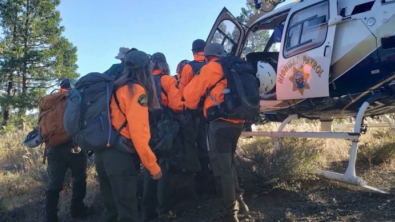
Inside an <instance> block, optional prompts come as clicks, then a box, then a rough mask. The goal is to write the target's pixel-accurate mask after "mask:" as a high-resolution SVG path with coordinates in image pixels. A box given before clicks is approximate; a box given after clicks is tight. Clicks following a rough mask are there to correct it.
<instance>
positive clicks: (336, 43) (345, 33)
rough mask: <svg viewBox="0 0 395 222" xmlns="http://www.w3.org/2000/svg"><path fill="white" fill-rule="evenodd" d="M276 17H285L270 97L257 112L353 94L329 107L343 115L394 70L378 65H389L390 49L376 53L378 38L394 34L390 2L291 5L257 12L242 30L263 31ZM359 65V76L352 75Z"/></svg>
mask: <svg viewBox="0 0 395 222" xmlns="http://www.w3.org/2000/svg"><path fill="white" fill-rule="evenodd" d="M276 18H279V19H284V18H286V19H285V22H284V28H283V32H282V36H281V45H280V50H279V52H278V62H277V67H276V70H277V81H276V88H275V92H272V93H275V95H276V96H275V97H274V98H273V97H272V98H265V95H263V99H262V100H261V111H262V112H266V111H276V110H282V109H286V108H289V107H293V106H295V105H297V104H299V103H301V102H303V101H305V100H306V99H312V98H321V100H322V98H324V97H346V96H348V95H350V94H359V95H355V96H354V97H350V98H349V100H350V101H349V102H348V103H347V102H346V103H345V104H344V102H343V103H341V104H335V105H336V106H337V105H343V106H342V107H335V109H336V110H337V111H338V112H337V114H336V116H342V115H344V116H347V115H348V112H347V108H349V107H350V106H351V105H352V104H353V103H355V102H356V100H358V99H359V98H363V97H364V96H365V95H366V94H367V93H369V92H370V91H371V90H374V89H377V88H379V87H382V86H383V85H385V84H386V83H389V82H391V81H392V80H393V79H394V78H395V76H394V75H395V70H394V69H391V68H388V67H385V66H386V65H387V66H388V64H384V63H389V62H391V61H393V62H394V64H395V60H392V59H394V58H393V57H391V56H395V51H394V48H392V47H390V48H389V49H382V48H383V47H382V39H385V38H390V39H391V38H393V37H394V35H395V1H386V2H383V1H368V0H343V1H341V0H339V1H336V0H332V1H331V0H330V1H303V2H298V3H291V4H289V5H286V6H284V7H282V8H279V9H276V10H274V11H272V12H269V13H266V14H263V15H261V16H259V14H258V16H256V17H255V18H253V20H254V21H252V22H250V23H249V24H247V26H248V27H250V29H251V30H254V27H255V26H258V27H259V25H261V26H262V25H263V29H264V24H265V23H266V22H265V21H269V20H271V19H276ZM298 23H299V24H298ZM309 23H311V24H310V25H309ZM302 25H304V27H301V26H302ZM309 26H310V27H309ZM247 36H248V34H247ZM392 41H394V40H392ZM388 53H390V55H388ZM262 57H265V52H263V53H262ZM388 57H390V58H389V59H388ZM248 58H249V57H248V55H247V60H248ZM254 59H257V58H253V59H252V60H254ZM258 59H259V58H258ZM394 66H395V65H394ZM360 67H363V71H364V73H360V75H358V73H356V71H358V70H359V71H360ZM350 80H351V81H350ZM361 81H363V83H362V84H359V83H361ZM313 103H314V102H313ZM313 106H314V105H313ZM312 110H314V108H312ZM296 112H297V110H296ZM301 112H303V111H301ZM317 112H319V110H317ZM332 113H334V112H332ZM353 113H354V114H355V112H353ZM312 116H315V115H312Z"/></svg>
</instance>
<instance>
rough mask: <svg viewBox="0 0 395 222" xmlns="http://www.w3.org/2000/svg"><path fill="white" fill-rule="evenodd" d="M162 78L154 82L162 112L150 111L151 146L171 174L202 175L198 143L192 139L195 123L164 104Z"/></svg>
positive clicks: (159, 77) (155, 79)
mask: <svg viewBox="0 0 395 222" xmlns="http://www.w3.org/2000/svg"><path fill="white" fill-rule="evenodd" d="M162 76H163V75H162V74H159V75H155V76H154V82H155V87H156V92H157V97H158V100H159V101H160V105H161V110H151V111H150V130H151V140H150V146H151V148H152V150H153V151H154V153H155V154H156V155H158V156H161V157H163V158H164V159H165V160H166V162H167V166H168V170H169V171H171V172H174V173H194V172H198V171H200V164H199V160H198V156H197V147H196V144H195V141H196V139H195V138H192V141H191V138H190V137H191V136H192V135H194V134H195V133H194V132H195V127H196V126H195V125H194V120H193V119H192V118H191V116H190V115H187V114H185V116H184V118H183V120H181V118H180V116H178V115H177V114H175V113H174V112H173V111H172V110H171V109H170V108H168V107H165V106H164V105H163V104H162V94H161V93H162V92H163V94H164V95H165V96H166V97H167V93H166V91H165V90H164V89H163V88H162V85H161V78H162Z"/></svg>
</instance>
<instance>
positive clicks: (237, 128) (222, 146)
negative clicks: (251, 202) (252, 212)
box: [208, 120, 243, 215]
mask: <svg viewBox="0 0 395 222" xmlns="http://www.w3.org/2000/svg"><path fill="white" fill-rule="evenodd" d="M242 129H243V124H235V123H231V122H226V121H222V120H217V121H213V122H210V123H209V129H208V141H209V147H208V149H209V150H208V155H209V158H210V165H211V167H212V169H213V173H214V177H215V185H216V187H217V193H218V195H219V197H220V198H221V202H222V207H223V212H224V214H225V215H237V212H238V211H239V205H238V202H237V201H236V193H237V192H239V190H240V188H239V183H238V179H237V175H236V170H235V167H234V155H235V151H236V146H237V141H238V139H239V137H240V134H241V131H242Z"/></svg>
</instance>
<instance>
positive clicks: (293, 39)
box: [284, 1, 329, 57]
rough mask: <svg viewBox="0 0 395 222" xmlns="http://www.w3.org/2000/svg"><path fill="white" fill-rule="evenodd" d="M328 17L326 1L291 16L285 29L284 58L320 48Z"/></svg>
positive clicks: (324, 36) (324, 35)
mask: <svg viewBox="0 0 395 222" xmlns="http://www.w3.org/2000/svg"><path fill="white" fill-rule="evenodd" d="M328 17H329V3H328V1H325V2H322V3H319V4H316V5H314V6H311V7H309V8H306V9H303V10H301V11H298V12H296V13H295V14H293V15H292V17H291V20H290V22H289V24H288V27H287V33H286V39H285V47H284V57H290V56H294V55H297V54H299V53H302V52H305V51H307V50H310V49H313V48H317V47H319V46H321V45H322V44H323V43H324V42H325V39H326V34H327V30H328Z"/></svg>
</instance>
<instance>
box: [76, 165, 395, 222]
mask: <svg viewBox="0 0 395 222" xmlns="http://www.w3.org/2000/svg"><path fill="white" fill-rule="evenodd" d="M339 168H343V167H339ZM357 174H360V175H361V174H362V175H363V178H364V179H365V180H366V182H367V183H368V184H369V185H371V186H377V187H379V188H381V189H384V190H386V191H390V193H391V194H379V193H376V192H371V191H370V190H367V189H363V188H359V187H357V186H353V185H347V184H344V183H340V182H336V181H329V180H326V179H317V180H312V181H308V182H305V183H304V184H302V185H301V187H300V189H298V190H295V191H287V190H282V189H276V190H273V191H271V192H269V193H254V190H249V191H246V194H245V201H246V203H247V204H248V206H249V208H250V211H251V212H250V215H240V221H246V222H247V221H256V222H260V221H395V195H394V194H395V189H394V187H395V186H394V183H395V169H394V168H388V169H383V167H382V166H381V167H376V168H372V169H364V170H360V172H357ZM391 187H392V188H391ZM183 192H185V190H184V191H183ZM97 201H100V199H98V200H97ZM219 208H220V202H219V200H218V199H217V198H216V197H215V196H210V197H207V198H206V199H197V198H192V197H189V198H187V199H184V200H182V201H181V202H180V203H179V204H178V214H177V218H176V219H174V220H172V221H174V222H187V221H196V222H205V221H212V220H211V219H210V218H211V216H212V215H213V214H215V213H216V212H217V211H218V210H219ZM95 211H96V212H97V213H96V214H95V215H92V217H91V218H87V219H86V220H80V221H89V222H91V221H92V222H93V221H98V220H99V214H100V213H99V212H101V211H102V206H96V209H95Z"/></svg>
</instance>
